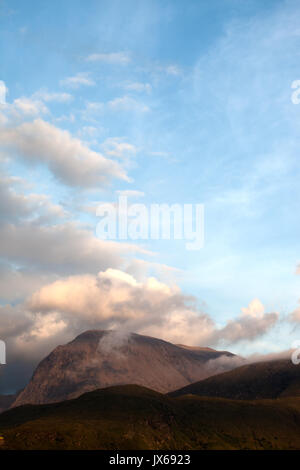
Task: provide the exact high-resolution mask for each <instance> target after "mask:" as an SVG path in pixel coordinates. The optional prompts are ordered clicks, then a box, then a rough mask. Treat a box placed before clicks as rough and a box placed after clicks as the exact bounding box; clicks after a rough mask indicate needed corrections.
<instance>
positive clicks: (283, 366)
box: [170, 359, 300, 400]
mask: <svg viewBox="0 0 300 470" xmlns="http://www.w3.org/2000/svg"><path fill="white" fill-rule="evenodd" d="M187 394H192V395H198V396H209V397H222V398H231V399H237V400H256V399H262V398H281V397H290V396H291V397H292V396H300V366H297V365H294V364H293V363H292V362H291V360H290V359H280V360H273V361H266V362H257V363H254V364H248V365H245V366H242V367H238V368H236V369H234V370H231V371H229V372H224V373H223V374H218V375H215V376H213V377H209V378H207V379H205V380H201V381H200V382H197V383H194V384H191V385H188V386H185V387H183V388H181V389H180V390H176V391H174V392H171V393H170V395H171V396H174V397H176V396H181V395H187Z"/></svg>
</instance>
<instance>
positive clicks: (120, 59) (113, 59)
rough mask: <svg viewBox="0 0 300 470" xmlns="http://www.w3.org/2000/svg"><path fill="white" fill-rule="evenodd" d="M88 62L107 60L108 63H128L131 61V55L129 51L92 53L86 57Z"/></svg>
mask: <svg viewBox="0 0 300 470" xmlns="http://www.w3.org/2000/svg"><path fill="white" fill-rule="evenodd" d="M86 61H87V62H105V63H107V64H119V65H127V64H128V63H129V62H131V58H130V55H129V54H128V53H127V52H110V53H106V54H105V53H95V54H90V55H89V56H87V58H86Z"/></svg>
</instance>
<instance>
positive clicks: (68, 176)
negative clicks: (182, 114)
mask: <svg viewBox="0 0 300 470" xmlns="http://www.w3.org/2000/svg"><path fill="white" fill-rule="evenodd" d="M0 145H2V146H3V147H4V148H8V149H10V150H12V151H13V152H14V153H17V154H18V155H19V156H20V157H22V158H23V159H24V160H25V161H26V162H28V163H31V164H38V163H44V164H46V165H47V167H48V168H49V170H50V171H51V172H52V173H53V174H54V175H55V176H56V178H57V179H58V180H60V181H61V182H63V183H64V184H67V185H69V186H80V187H83V188H89V187H96V186H98V187H103V186H105V185H106V184H107V183H108V182H109V181H110V180H111V179H112V178H119V179H123V180H126V181H128V177H127V176H126V173H125V171H124V170H123V169H122V168H121V167H120V165H119V164H118V163H116V162H113V161H111V160H109V159H107V158H105V157H103V156H102V155H101V154H100V153H97V152H95V151H93V150H91V149H89V148H88V147H86V146H85V145H84V144H83V143H82V142H81V141H80V140H79V139H78V138H74V137H72V136H71V134H70V133H69V132H68V131H63V130H61V129H59V128H57V127H55V126H53V125H52V124H49V123H47V122H45V121H43V120H42V119H36V120H34V121H33V122H27V123H23V124H21V125H19V126H16V127H6V128H1V129H0Z"/></svg>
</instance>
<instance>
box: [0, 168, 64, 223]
mask: <svg viewBox="0 0 300 470" xmlns="http://www.w3.org/2000/svg"><path fill="white" fill-rule="evenodd" d="M17 183H18V185H19V186H20V185H22V186H24V187H26V181H25V180H21V181H19V180H18V181H17ZM15 184H16V179H15V178H12V177H9V176H6V177H5V176H3V177H0V222H2V223H3V222H9V221H14V220H16V219H19V220H24V219H25V218H30V219H31V220H37V218H41V217H43V219H44V221H45V220H47V221H48V222H49V221H50V220H51V219H55V220H57V219H59V218H62V217H64V216H66V215H67V214H66V211H65V210H64V209H63V208H62V207H61V206H60V205H58V204H53V203H52V202H51V199H50V197H49V196H47V195H45V194H35V193H29V194H24V192H22V193H20V192H17V191H16V189H15V188H14V186H15Z"/></svg>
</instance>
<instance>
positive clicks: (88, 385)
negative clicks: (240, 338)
mask: <svg viewBox="0 0 300 470" xmlns="http://www.w3.org/2000/svg"><path fill="white" fill-rule="evenodd" d="M223 357H224V358H226V360H227V361H228V363H226V364H227V365H226V367H227V368H229V367H230V359H231V358H233V359H234V356H233V355H232V354H231V353H228V352H224V351H222V352H218V351H215V350H206V349H201V348H200V349H187V348H183V347H181V346H176V345H174V344H171V343H168V342H166V341H163V340H160V339H156V338H151V337H148V336H142V335H138V334H134V333H133V334H130V335H127V336H120V335H118V334H117V333H114V332H109V331H100V330H93V331H87V332H85V333H83V334H81V335H79V336H78V337H77V338H75V339H74V340H73V341H72V342H70V343H68V344H66V345H64V346H58V347H57V348H56V349H55V350H54V351H53V352H52V353H51V354H50V355H49V356H48V357H46V358H45V359H44V360H43V361H42V362H41V363H40V364H39V366H38V367H37V369H36V371H35V373H34V375H33V377H32V379H31V381H30V383H29V384H28V386H27V387H26V388H25V389H24V390H23V392H21V393H20V395H19V396H18V397H17V399H16V401H15V403H14V405H13V406H19V405H22V404H26V403H31V404H41V403H51V402H58V401H63V400H68V399H71V398H75V397H78V396H79V395H81V394H83V393H85V392H88V391H92V390H95V389H98V388H103V387H108V386H111V385H121V384H138V385H142V386H145V387H149V388H151V389H153V390H156V391H159V392H169V391H171V390H175V389H178V388H180V387H183V386H185V385H187V384H190V383H192V382H195V381H197V380H201V379H203V378H205V377H208V376H210V375H212V374H213V373H217V372H218V371H219V369H218V366H217V367H215V361H216V360H218V359H220V358H223Z"/></svg>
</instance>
